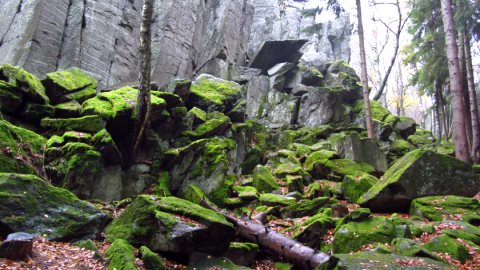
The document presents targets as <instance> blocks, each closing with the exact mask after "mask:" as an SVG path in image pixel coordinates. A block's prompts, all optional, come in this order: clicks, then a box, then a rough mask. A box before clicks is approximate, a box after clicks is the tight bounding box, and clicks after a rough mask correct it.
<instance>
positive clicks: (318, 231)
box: [292, 214, 335, 248]
mask: <svg viewBox="0 0 480 270" xmlns="http://www.w3.org/2000/svg"><path fill="white" fill-rule="evenodd" d="M334 227H335V223H334V222H333V219H332V218H331V217H329V216H327V215H325V214H316V215H314V216H312V217H310V218H308V219H307V220H305V222H303V224H299V225H295V226H294V227H293V228H292V230H293V235H292V239H296V240H297V241H299V242H301V243H305V244H307V245H308V246H309V247H313V248H319V247H320V245H321V238H322V237H323V236H324V235H325V234H326V233H327V231H328V230H329V229H332V228H334Z"/></svg>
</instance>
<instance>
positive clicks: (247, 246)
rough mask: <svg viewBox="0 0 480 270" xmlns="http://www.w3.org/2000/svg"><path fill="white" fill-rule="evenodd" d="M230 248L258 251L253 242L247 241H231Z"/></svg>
mask: <svg viewBox="0 0 480 270" xmlns="http://www.w3.org/2000/svg"><path fill="white" fill-rule="evenodd" d="M229 249H230V250H239V251H245V252H258V251H259V247H258V245H257V244H255V243H248V242H231V243H230V247H229Z"/></svg>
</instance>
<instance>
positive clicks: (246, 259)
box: [223, 242, 260, 266]
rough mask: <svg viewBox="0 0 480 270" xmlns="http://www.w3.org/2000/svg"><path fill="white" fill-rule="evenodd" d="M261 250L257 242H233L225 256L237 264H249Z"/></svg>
mask: <svg viewBox="0 0 480 270" xmlns="http://www.w3.org/2000/svg"><path fill="white" fill-rule="evenodd" d="M259 251H260V248H259V246H258V245H257V244H255V243H248V242H231V243H230V247H229V248H228V250H227V251H226V252H225V254H223V256H224V257H226V258H228V259H230V260H231V261H232V262H233V263H235V264H238V265H245V266H249V265H251V264H252V263H253V261H254V260H255V257H257V254H258V252H259Z"/></svg>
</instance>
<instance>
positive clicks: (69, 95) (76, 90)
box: [43, 68, 98, 104]
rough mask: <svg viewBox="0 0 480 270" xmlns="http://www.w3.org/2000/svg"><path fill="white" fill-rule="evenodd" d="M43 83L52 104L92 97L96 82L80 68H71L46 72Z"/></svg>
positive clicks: (81, 100)
mask: <svg viewBox="0 0 480 270" xmlns="http://www.w3.org/2000/svg"><path fill="white" fill-rule="evenodd" d="M43 84H44V85H45V86H46V89H47V95H48V96H49V97H50V100H51V102H52V104H59V103H64V102H68V101H71V100H75V101H78V102H79V103H82V102H84V101H85V100H87V99H89V98H92V97H94V96H95V94H96V87H97V84H98V82H97V80H96V79H95V78H93V77H91V76H90V75H88V74H87V73H85V72H84V71H82V70H81V69H78V68H71V69H66V70H62V71H57V72H52V73H48V74H47V76H46V78H45V79H44V80H43Z"/></svg>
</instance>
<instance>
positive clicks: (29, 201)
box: [0, 173, 110, 240]
mask: <svg viewBox="0 0 480 270" xmlns="http://www.w3.org/2000/svg"><path fill="white" fill-rule="evenodd" d="M109 221H110V218H109V216H108V215H107V214H105V213H103V212H102V211H100V210H99V209H97V208H96V207H94V206H93V205H92V204H89V203H87V202H84V201H81V200H79V199H78V198H77V197H76V196H75V195H74V194H73V193H71V192H70V191H68V190H65V189H62V188H57V187H53V186H51V185H50V184H48V183H47V182H45V181H44V180H42V179H40V178H38V177H36V176H33V175H27V174H12V173H0V224H1V225H2V228H7V229H8V230H9V231H16V232H17V231H23V232H28V233H32V234H36V235H46V236H47V238H48V239H50V240H72V239H82V238H96V237H98V236H100V233H101V232H102V231H103V227H104V226H105V225H106V224H107V223H108V222H109Z"/></svg>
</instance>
